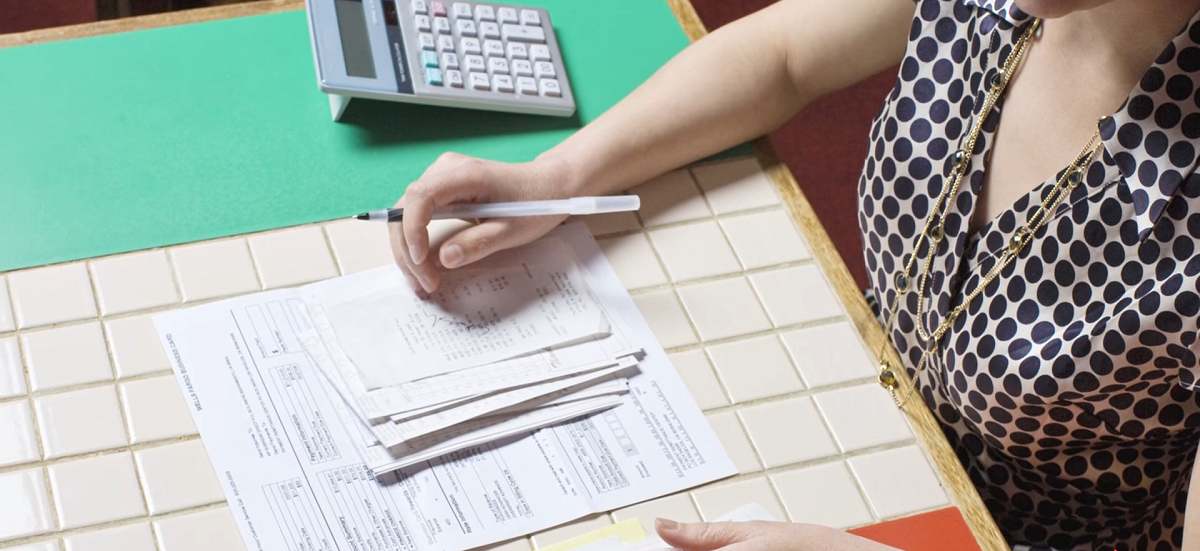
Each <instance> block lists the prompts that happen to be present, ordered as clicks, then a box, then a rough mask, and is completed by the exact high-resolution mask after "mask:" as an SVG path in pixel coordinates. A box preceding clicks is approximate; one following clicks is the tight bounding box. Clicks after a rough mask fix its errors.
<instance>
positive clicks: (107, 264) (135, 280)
mask: <svg viewBox="0 0 1200 551" xmlns="http://www.w3.org/2000/svg"><path fill="white" fill-rule="evenodd" d="M92 277H94V278H95V280H96V292H97V293H98V294H99V297H98V298H99V302H100V313H101V314H103V315H106V316H107V315H111V314H122V313H125V312H132V311H134V310H144V309H146V308H154V307H156V306H165V305H167V304H174V303H176V302H179V293H178V292H177V291H176V290H175V280H174V275H173V274H172V273H171V263H170V261H169V260H167V252H166V251H163V250H158V251H143V252H137V253H132V254H123V255H120V256H112V257H108V258H102V259H99V260H94V261H92Z"/></svg>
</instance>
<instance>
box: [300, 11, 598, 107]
mask: <svg viewBox="0 0 1200 551" xmlns="http://www.w3.org/2000/svg"><path fill="white" fill-rule="evenodd" d="M306 4H307V7H308V27H309V34H310V35H311V36H312V46H313V58H314V59H315V60H316V68H317V82H318V86H319V87H320V89H321V90H322V91H323V92H325V93H326V94H328V95H329V105H330V112H331V115H332V116H333V119H334V120H340V119H341V116H342V114H343V113H344V112H345V110H346V106H347V105H348V104H349V101H350V98H370V99H379V100H389V101H401V102H409V103H421V104H427V105H439V106H446V107H463V108H471V109H486V110H492V111H508V112H514V113H529V114H536V115H552V116H560V117H568V116H571V115H572V114H574V113H575V98H574V96H573V95H572V94H571V86H570V83H569V82H568V81H567V73H566V70H565V67H564V66H563V59H562V54H561V52H560V51H559V47H558V40H557V37H556V36H555V34H554V27H553V26H552V25H551V24H550V14H549V13H547V12H546V10H545V9H541V8H535V7H525V6H514V5H507V4H490V3H477V2H463V1H457V0H306Z"/></svg>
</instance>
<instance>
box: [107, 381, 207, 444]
mask: <svg viewBox="0 0 1200 551" xmlns="http://www.w3.org/2000/svg"><path fill="white" fill-rule="evenodd" d="M120 386H121V403H122V404H123V405H124V406H125V420H126V423H127V424H128V428H129V436H130V439H131V440H132V441H133V443H135V444H140V443H143V442H151V441H154V440H162V439H164V438H172V437H176V436H183V435H186V434H195V433H196V432H197V430H196V423H195V422H194V421H193V420H192V414H191V411H189V409H188V405H187V402H186V401H184V399H183V392H182V391H181V390H180V389H179V384H178V383H176V382H175V375H174V374H166V375H161V376H157V377H151V378H149V379H137V380H134V381H128V382H124V383H121V385H120Z"/></svg>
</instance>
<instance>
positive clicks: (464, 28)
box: [454, 19, 475, 36]
mask: <svg viewBox="0 0 1200 551" xmlns="http://www.w3.org/2000/svg"><path fill="white" fill-rule="evenodd" d="M454 26H455V27H456V28H458V35H459V36H475V22H474V21H471V20H470V19H456V20H454Z"/></svg>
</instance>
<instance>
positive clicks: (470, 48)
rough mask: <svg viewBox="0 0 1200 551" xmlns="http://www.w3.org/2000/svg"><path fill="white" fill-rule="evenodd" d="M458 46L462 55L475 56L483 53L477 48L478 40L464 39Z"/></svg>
mask: <svg viewBox="0 0 1200 551" xmlns="http://www.w3.org/2000/svg"><path fill="white" fill-rule="evenodd" d="M459 44H461V45H462V52H463V53H464V54H477V53H480V52H482V51H483V50H481V49H480V48H479V39H478V38H464V39H462V41H461V42H459Z"/></svg>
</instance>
